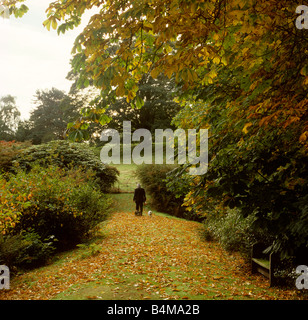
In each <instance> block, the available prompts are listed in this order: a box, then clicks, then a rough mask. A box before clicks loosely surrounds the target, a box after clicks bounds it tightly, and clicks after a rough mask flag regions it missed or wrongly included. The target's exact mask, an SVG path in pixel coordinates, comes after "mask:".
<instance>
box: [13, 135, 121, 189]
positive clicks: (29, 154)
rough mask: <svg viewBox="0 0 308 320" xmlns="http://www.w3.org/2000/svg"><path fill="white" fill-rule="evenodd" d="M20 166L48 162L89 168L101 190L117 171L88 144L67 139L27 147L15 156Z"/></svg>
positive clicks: (111, 181)
mask: <svg viewBox="0 0 308 320" xmlns="http://www.w3.org/2000/svg"><path fill="white" fill-rule="evenodd" d="M15 160H16V161H15V162H17V163H18V164H19V166H20V167H21V168H24V169H27V170H29V169H30V168H31V167H32V166H33V164H34V163H39V164H40V165H43V166H48V165H50V164H53V165H56V166H59V167H60V168H66V169H70V168H74V167H82V168H84V170H85V171H86V170H89V169H91V170H92V171H93V172H94V174H95V175H94V176H95V178H96V180H97V183H98V185H99V186H100V188H101V190H102V191H107V190H108V189H109V188H110V187H112V186H113V184H114V183H115V182H116V181H117V176H118V175H119V171H118V170H117V169H116V168H114V167H110V166H107V165H105V164H103V163H102V162H101V161H100V159H99V158H98V157H97V156H96V155H95V154H94V152H93V151H92V150H91V148H90V147H89V146H87V145H86V144H81V143H71V142H68V141H62V140H59V141H51V142H48V143H46V144H42V145H38V146H32V147H30V148H27V149H26V150H24V151H23V152H21V153H20V154H18V155H17V156H16V158H15Z"/></svg>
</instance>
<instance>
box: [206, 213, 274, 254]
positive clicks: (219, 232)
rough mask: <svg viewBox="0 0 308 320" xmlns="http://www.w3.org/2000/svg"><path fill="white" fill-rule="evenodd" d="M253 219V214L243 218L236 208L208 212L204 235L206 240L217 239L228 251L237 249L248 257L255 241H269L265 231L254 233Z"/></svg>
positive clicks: (267, 242)
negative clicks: (219, 212) (221, 211)
mask: <svg viewBox="0 0 308 320" xmlns="http://www.w3.org/2000/svg"><path fill="white" fill-rule="evenodd" d="M254 221H255V217H253V216H248V217H246V218H243V216H242V215H241V213H240V211H239V210H237V209H232V210H231V209H229V210H228V211H227V213H226V214H220V215H219V214H217V213H216V214H209V215H208V217H207V219H206V220H205V221H204V237H205V239H206V240H208V241H211V240H216V241H218V242H219V243H220V244H221V245H222V247H223V248H224V249H226V250H228V251H238V252H241V253H242V254H243V256H244V257H246V258H249V257H250V253H251V247H252V245H253V244H254V243H255V242H257V241H261V240H262V242H263V243H264V244H270V243H271V239H269V237H268V235H267V234H266V233H261V232H258V233H256V231H255V230H254V228H253V223H254Z"/></svg>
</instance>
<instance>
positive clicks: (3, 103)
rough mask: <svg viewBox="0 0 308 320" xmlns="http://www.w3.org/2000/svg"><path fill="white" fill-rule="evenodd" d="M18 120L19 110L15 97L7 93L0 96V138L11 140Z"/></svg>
mask: <svg viewBox="0 0 308 320" xmlns="http://www.w3.org/2000/svg"><path fill="white" fill-rule="evenodd" d="M19 121H20V112H19V111H18V108H17V106H16V101H15V98H14V97H13V96H11V95H7V96H4V97H1V98H0V140H6V141H9V140H12V139H14V136H15V131H16V128H17V125H18V122H19Z"/></svg>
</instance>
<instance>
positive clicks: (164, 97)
mask: <svg viewBox="0 0 308 320" xmlns="http://www.w3.org/2000/svg"><path fill="white" fill-rule="evenodd" d="M174 91H175V90H174V82H173V81H170V80H169V79H168V78H166V77H162V76H161V77H158V78H157V79H153V78H152V77H150V76H144V77H143V78H142V79H141V80H140V83H139V91H138V95H139V96H140V97H141V98H142V100H144V105H143V106H142V107H141V108H131V107H130V104H129V103H128V102H127V101H126V99H124V98H122V99H119V100H117V101H116V102H115V103H113V104H111V105H110V107H109V108H108V110H107V114H108V115H109V116H110V117H111V118H112V120H111V121H110V122H109V123H108V128H115V129H117V130H118V131H120V130H121V129H122V124H123V121H131V124H132V131H135V130H136V129H140V128H144V129H147V130H150V131H151V132H152V133H154V131H155V129H158V128H159V129H167V128H172V129H175V128H174V126H172V125H171V120H172V118H173V117H174V116H175V115H176V113H177V112H178V111H179V109H180V106H179V104H177V103H176V102H174V101H173V94H174Z"/></svg>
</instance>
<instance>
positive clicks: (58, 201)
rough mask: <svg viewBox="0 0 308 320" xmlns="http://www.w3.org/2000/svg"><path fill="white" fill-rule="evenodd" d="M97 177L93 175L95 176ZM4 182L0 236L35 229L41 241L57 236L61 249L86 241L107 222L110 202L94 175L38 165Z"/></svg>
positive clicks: (0, 211)
mask: <svg viewBox="0 0 308 320" xmlns="http://www.w3.org/2000/svg"><path fill="white" fill-rule="evenodd" d="M92 175H93V173H92ZM6 178H7V179H8V178H9V179H8V180H7V181H6V180H4V178H0V186H1V194H0V198H1V204H0V222H1V223H0V233H2V234H5V235H17V234H20V232H22V231H23V230H28V229H29V228H31V229H32V230H33V231H34V232H35V233H37V234H38V235H39V236H40V238H41V239H46V238H48V237H50V236H54V237H55V238H56V239H57V240H58V242H57V248H58V249H66V248H69V247H72V246H74V245H75V244H77V243H79V242H82V241H84V240H85V239H86V238H87V237H88V235H89V232H90V231H91V229H92V228H93V227H95V226H96V225H97V224H98V223H99V222H101V221H103V220H104V219H106V217H107V215H106V210H107V208H108V207H109V204H110V200H109V198H108V197H107V196H106V195H104V194H102V193H101V192H100V191H99V188H98V187H97V186H96V185H95V184H94V183H93V182H92V181H91V172H90V171H88V172H87V173H85V172H83V171H81V170H79V169H71V170H65V169H61V168H58V167H55V166H49V167H47V168H42V167H40V166H38V165H35V166H34V167H33V168H32V169H31V170H30V171H29V172H26V171H24V170H22V169H19V170H17V172H16V173H15V174H10V175H9V176H7V177H6Z"/></svg>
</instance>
